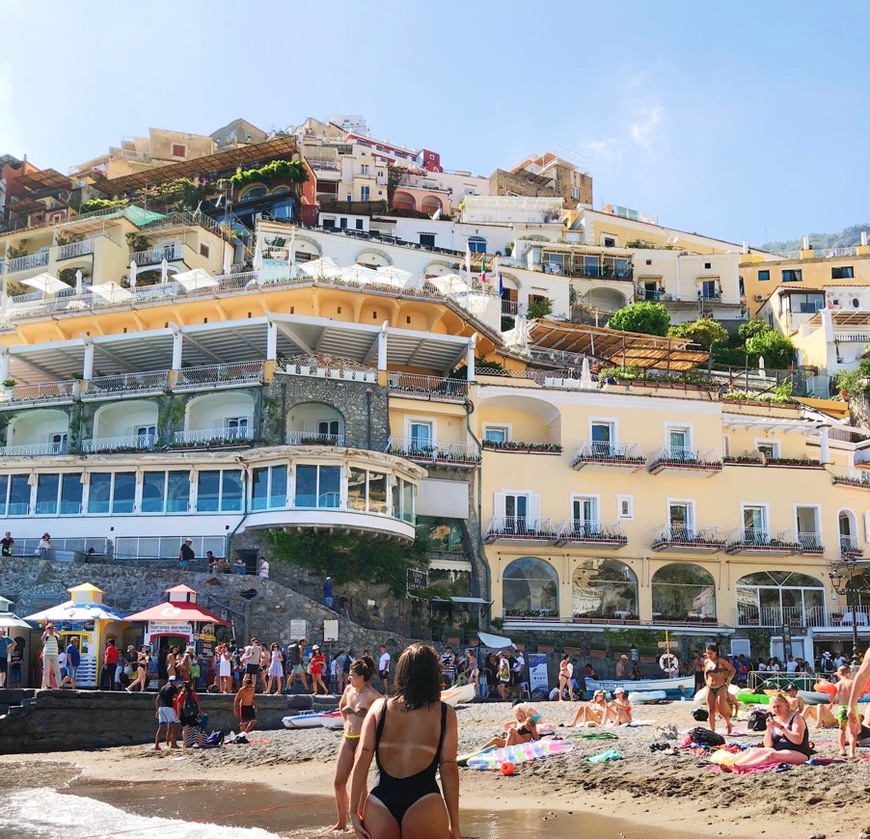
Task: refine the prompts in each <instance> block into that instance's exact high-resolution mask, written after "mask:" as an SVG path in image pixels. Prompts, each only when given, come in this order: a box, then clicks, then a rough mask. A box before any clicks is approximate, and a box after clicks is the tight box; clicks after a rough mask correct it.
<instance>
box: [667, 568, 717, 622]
mask: <svg viewBox="0 0 870 839" xmlns="http://www.w3.org/2000/svg"><path fill="white" fill-rule="evenodd" d="M652 608H653V620H657V621H689V620H704V621H713V620H716V584H715V582H714V581H713V577H712V575H711V574H710V572H709V571H705V570H704V569H703V568H701V566H699V565H694V564H692V563H690V562H674V563H671V564H670V565H665V566H664V567H662V568H659V570H658V571H656V572H655V574H653V578H652Z"/></svg>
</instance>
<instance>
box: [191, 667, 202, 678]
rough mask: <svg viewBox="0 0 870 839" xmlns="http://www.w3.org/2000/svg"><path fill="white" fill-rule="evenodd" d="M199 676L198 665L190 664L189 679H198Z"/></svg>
mask: <svg viewBox="0 0 870 839" xmlns="http://www.w3.org/2000/svg"><path fill="white" fill-rule="evenodd" d="M199 674H200V669H199V665H198V664H191V665H190V678H191V679H198V678H199Z"/></svg>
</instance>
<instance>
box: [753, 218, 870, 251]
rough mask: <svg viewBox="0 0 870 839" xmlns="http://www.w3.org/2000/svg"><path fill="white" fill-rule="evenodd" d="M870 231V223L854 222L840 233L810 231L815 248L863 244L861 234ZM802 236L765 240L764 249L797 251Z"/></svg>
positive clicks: (811, 242) (847, 246)
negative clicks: (778, 240)
mask: <svg viewBox="0 0 870 839" xmlns="http://www.w3.org/2000/svg"><path fill="white" fill-rule="evenodd" d="M865 231H866V232H868V233H870V224H866V223H865V224H853V225H852V226H851V227H846V228H844V229H843V230H841V231H840V232H839V233H810V244H811V245H812V246H813V248H814V249H817V250H818V249H826V248H851V247H854V246H855V245H860V244H861V234H862V233H864V232H865ZM801 242H802V238H799V239H788V240H787V241H783V242H765V243H764V244H763V245H762V246H761V250H763V251H773V252H779V251H797V250H800V248H801Z"/></svg>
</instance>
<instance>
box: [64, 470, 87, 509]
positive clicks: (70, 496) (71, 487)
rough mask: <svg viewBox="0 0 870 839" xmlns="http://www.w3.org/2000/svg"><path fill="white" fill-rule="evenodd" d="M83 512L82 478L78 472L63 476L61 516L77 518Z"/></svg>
mask: <svg viewBox="0 0 870 839" xmlns="http://www.w3.org/2000/svg"><path fill="white" fill-rule="evenodd" d="M81 511H82V476H81V474H80V473H78V472H76V473H74V474H65V475H62V476H61V487H60V514H61V515H62V516H77V515H79V514H80V513H81Z"/></svg>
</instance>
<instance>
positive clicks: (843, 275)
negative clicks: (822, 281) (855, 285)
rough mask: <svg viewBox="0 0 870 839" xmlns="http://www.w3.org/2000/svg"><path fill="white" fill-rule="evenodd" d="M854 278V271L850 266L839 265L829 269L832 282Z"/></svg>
mask: <svg viewBox="0 0 870 839" xmlns="http://www.w3.org/2000/svg"><path fill="white" fill-rule="evenodd" d="M854 276H855V269H854V268H853V267H852V266H851V265H841V266H839V267H838V268H831V279H832V280H851V279H852V278H853V277H854Z"/></svg>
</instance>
